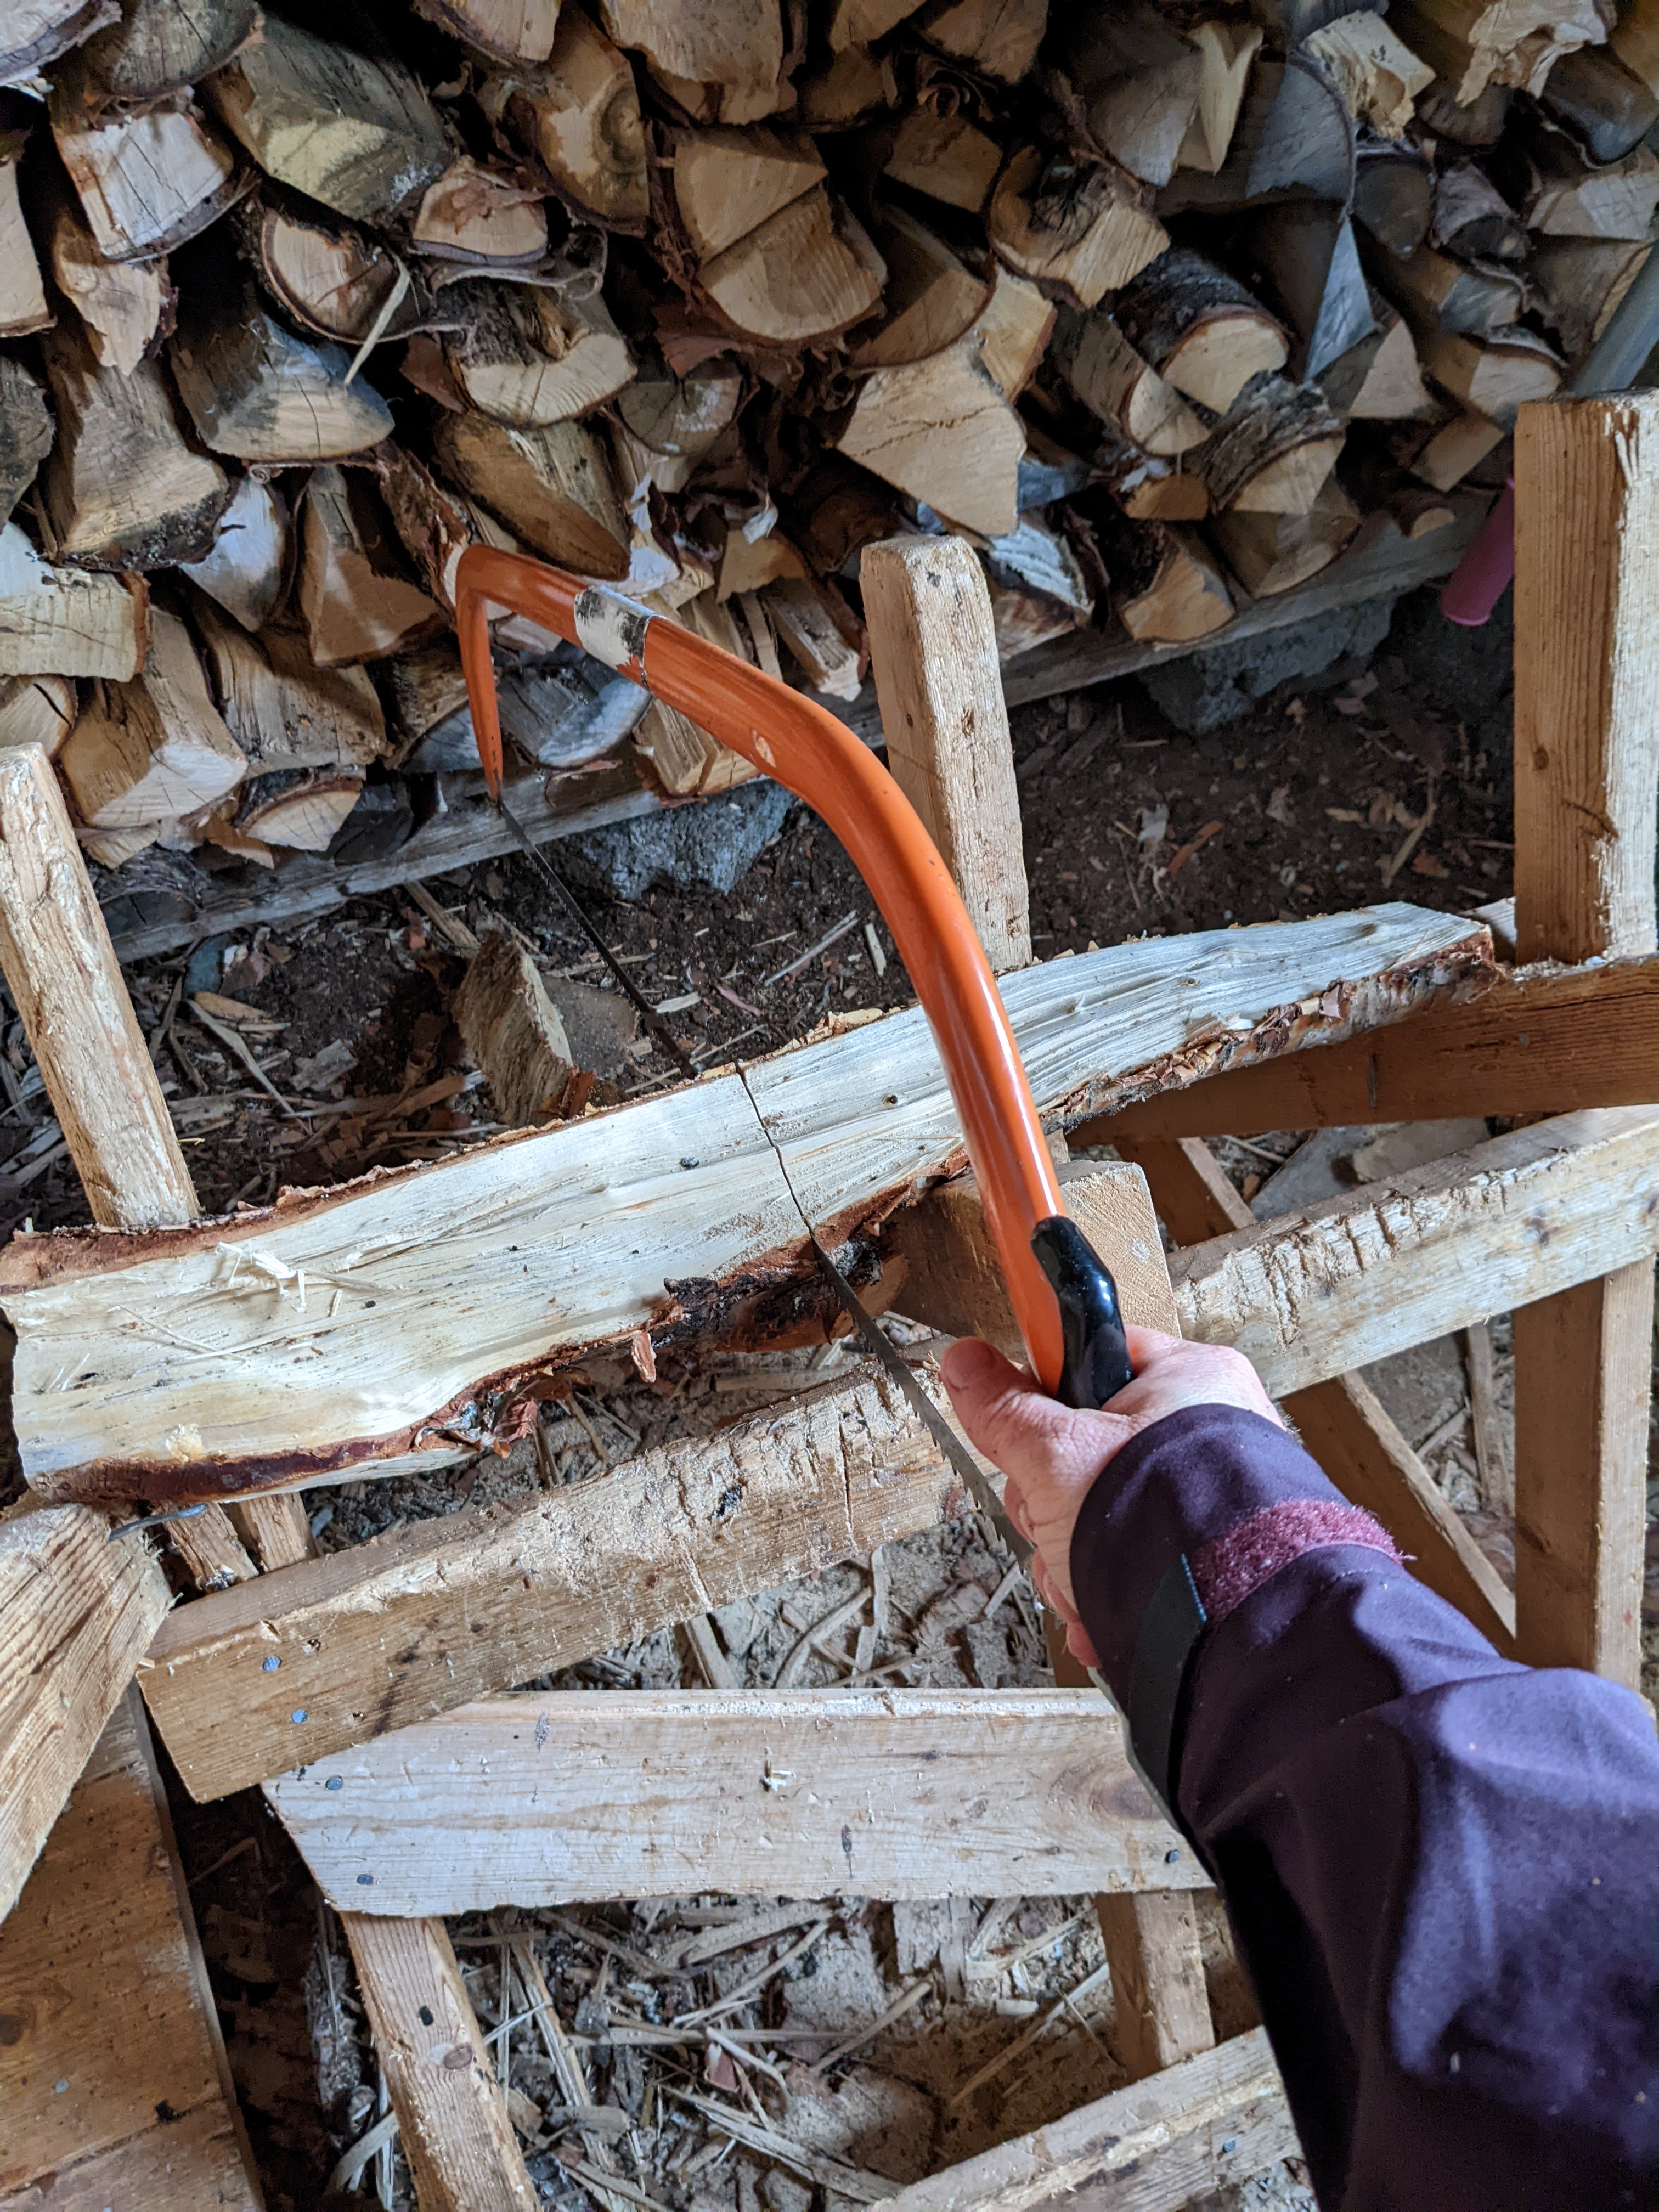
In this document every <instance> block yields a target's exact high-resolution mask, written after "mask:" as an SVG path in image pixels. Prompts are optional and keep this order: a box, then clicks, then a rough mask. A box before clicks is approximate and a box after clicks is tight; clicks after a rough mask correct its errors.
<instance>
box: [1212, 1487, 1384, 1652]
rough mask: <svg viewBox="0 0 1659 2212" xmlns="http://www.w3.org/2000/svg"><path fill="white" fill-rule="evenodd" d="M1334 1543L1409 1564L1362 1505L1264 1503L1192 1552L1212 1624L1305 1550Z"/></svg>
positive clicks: (1324, 1501) (1299, 1500)
mask: <svg viewBox="0 0 1659 2212" xmlns="http://www.w3.org/2000/svg"><path fill="white" fill-rule="evenodd" d="M1333 1544H1357V1545H1359V1546H1361V1547H1363V1548H1364V1549H1365V1550H1366V1551H1370V1552H1383V1553H1387V1555H1388V1557H1389V1559H1392V1560H1393V1561H1394V1563H1395V1565H1396V1566H1400V1565H1403V1564H1404V1562H1403V1560H1402V1559H1401V1555H1400V1553H1399V1551H1398V1550H1397V1549H1396V1548H1395V1541H1394V1539H1393V1537H1392V1536H1390V1535H1389V1532H1388V1530H1387V1529H1386V1528H1383V1524H1382V1522H1379V1521H1375V1520H1373V1519H1372V1517H1371V1516H1370V1514H1369V1513H1366V1512H1364V1511H1362V1510H1361V1509H1360V1508H1359V1507H1358V1505H1339V1504H1332V1503H1331V1502H1330V1501H1329V1500H1328V1499H1322V1498H1290V1499H1287V1500H1286V1501H1285V1503H1284V1504H1280V1505H1267V1506H1264V1507H1263V1508H1262V1510H1261V1512H1259V1513H1252V1514H1251V1515H1250V1516H1249V1519H1248V1520H1245V1521H1241V1522H1238V1523H1237V1526H1236V1527H1234V1528H1229V1529H1228V1530H1227V1531H1226V1533H1225V1534H1224V1535H1220V1536H1217V1537H1216V1538H1214V1540H1213V1541H1212V1542H1210V1543H1207V1544H1206V1545H1205V1546H1204V1547H1203V1549H1202V1550H1201V1551H1198V1552H1194V1553H1193V1554H1192V1557H1191V1560H1190V1562H1189V1564H1190V1565H1191V1568H1192V1575H1193V1581H1194V1584H1195V1585H1196V1587H1197V1589H1198V1595H1199V1597H1200V1600H1201V1601H1202V1602H1203V1606H1204V1610H1205V1612H1206V1614H1207V1615H1208V1616H1209V1619H1210V1620H1211V1621H1212V1622H1214V1621H1218V1620H1225V1619H1226V1618H1227V1615H1228V1614H1229V1613H1233V1612H1236V1611H1237V1608H1238V1607H1240V1606H1241V1605H1243V1602H1244V1601H1245V1599H1246V1598H1247V1597H1249V1595H1251V1593H1252V1592H1253V1591H1255V1590H1259V1589H1261V1585H1262V1583H1265V1582H1266V1581H1267V1580H1268V1578H1269V1577H1271V1576H1273V1575H1276V1574H1277V1573H1278V1572H1279V1569H1280V1568H1281V1567H1286V1566H1288V1565H1290V1563H1291V1560H1292V1559H1300V1558H1301V1556H1302V1554H1303V1553H1304V1552H1317V1551H1323V1550H1326V1549H1328V1547H1330V1546H1331V1545H1333Z"/></svg>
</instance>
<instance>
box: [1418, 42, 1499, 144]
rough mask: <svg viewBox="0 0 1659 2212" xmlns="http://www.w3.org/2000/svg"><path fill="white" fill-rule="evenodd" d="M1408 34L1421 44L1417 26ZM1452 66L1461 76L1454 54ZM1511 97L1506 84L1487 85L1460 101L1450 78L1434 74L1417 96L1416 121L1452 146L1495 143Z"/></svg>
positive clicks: (1458, 63)
mask: <svg viewBox="0 0 1659 2212" xmlns="http://www.w3.org/2000/svg"><path fill="white" fill-rule="evenodd" d="M1412 35H1413V38H1414V39H1417V40H1418V41H1419V44H1421V33H1420V27H1419V28H1417V29H1414V30H1413V33H1412ZM1452 66H1453V68H1454V69H1455V70H1457V71H1458V72H1459V74H1460V75H1461V73H1462V62H1461V61H1460V60H1459V59H1458V58H1456V56H1455V53H1454V54H1453V57H1452ZM1514 97H1515V94H1514V91H1513V89H1512V88H1511V87H1510V86H1509V85H1503V84H1488V85H1487V86H1486V88H1485V90H1484V91H1482V92H1480V93H1477V94H1476V95H1475V97H1474V99H1473V100H1469V101H1468V102H1464V101H1462V100H1459V99H1458V97H1457V88H1456V84H1455V82H1454V81H1453V80H1452V79H1451V78H1449V77H1446V76H1436V78H1435V80H1434V82H1433V83H1432V84H1431V86H1430V87H1429V88H1428V90H1427V91H1426V92H1425V93H1419V95H1418V100H1417V120H1418V123H1419V126H1420V127H1421V128H1422V129H1423V130H1425V131H1431V132H1432V133H1433V134H1434V136H1435V137H1437V138H1443V139H1445V140H1446V141H1447V142H1448V143H1449V144H1450V145H1453V146H1470V147H1485V146H1495V145H1497V143H1498V140H1499V139H1500V138H1501V137H1503V135H1504V125H1505V124H1506V123H1507V122H1508V120H1509V114H1510V102H1511V100H1513V99H1514Z"/></svg>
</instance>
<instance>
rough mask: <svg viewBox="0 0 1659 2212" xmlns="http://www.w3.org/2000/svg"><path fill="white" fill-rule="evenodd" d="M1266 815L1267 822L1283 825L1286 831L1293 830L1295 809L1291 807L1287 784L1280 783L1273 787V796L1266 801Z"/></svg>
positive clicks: (1289, 791)
mask: <svg viewBox="0 0 1659 2212" xmlns="http://www.w3.org/2000/svg"><path fill="white" fill-rule="evenodd" d="M1267 819H1268V821H1269V822H1280V823H1283V824H1284V826H1285V829H1294V828H1295V826H1296V809H1295V808H1294V807H1293V806H1292V805H1291V787H1290V785H1289V784H1288V783H1281V784H1278V785H1276V786H1275V787H1274V789H1273V797H1272V798H1271V799H1269V800H1268V801H1267Z"/></svg>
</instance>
